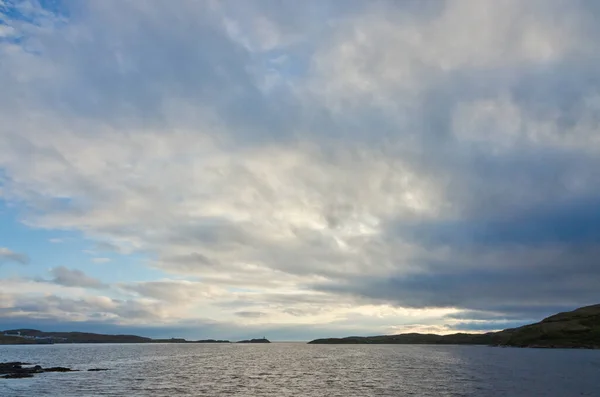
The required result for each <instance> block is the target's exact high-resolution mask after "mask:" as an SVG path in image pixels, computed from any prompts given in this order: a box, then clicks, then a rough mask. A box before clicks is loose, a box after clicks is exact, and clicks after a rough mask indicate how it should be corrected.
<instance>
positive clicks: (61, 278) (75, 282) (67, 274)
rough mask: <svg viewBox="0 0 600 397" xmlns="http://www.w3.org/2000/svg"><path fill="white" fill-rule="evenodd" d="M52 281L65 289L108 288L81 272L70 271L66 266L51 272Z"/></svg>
mask: <svg viewBox="0 0 600 397" xmlns="http://www.w3.org/2000/svg"><path fill="white" fill-rule="evenodd" d="M50 273H51V274H52V279H51V280H50V282H52V283H54V284H58V285H63V286H65V287H81V288H106V287H107V286H106V284H104V283H102V282H101V281H100V280H98V279H96V278H93V277H90V276H88V275H87V274H85V273H84V272H82V271H81V270H78V269H69V268H66V267H64V266H58V267H55V268H52V269H51V270H50Z"/></svg>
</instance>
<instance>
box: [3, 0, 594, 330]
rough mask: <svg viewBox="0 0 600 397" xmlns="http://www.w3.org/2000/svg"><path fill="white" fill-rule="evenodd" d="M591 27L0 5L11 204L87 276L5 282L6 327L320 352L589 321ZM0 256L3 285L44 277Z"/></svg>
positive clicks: (518, 12) (570, 21) (493, 18)
mask: <svg viewBox="0 0 600 397" xmlns="http://www.w3.org/2000/svg"><path fill="white" fill-rule="evenodd" d="M599 18H600V7H599V6H598V5H597V3H596V2H594V1H585V0H573V1H559V0H556V1H555V0H540V1H538V0H532V1H527V2H523V1H517V0H499V1H496V0H490V1H482V0H454V1H451V0H448V1H428V2H422V1H403V2H394V1H372V2H354V1H348V2H345V1H344V2H340V1H331V2H328V1H308V2H293V1H246V2H244V3H243V6H241V5H240V3H239V2H236V1H223V2H216V1H214V2H213V1H206V2H196V1H178V2H176V3H170V2H164V1H134V0H128V1H123V0H119V1H116V0H114V1H113V0H105V1H73V2H71V1H66V2H61V3H60V5H58V6H55V7H52V8H48V6H44V5H43V4H40V3H38V2H36V1H23V2H20V1H7V0H0V87H2V88H1V90H0V200H2V202H3V203H4V204H5V205H6V207H7V208H9V209H10V211H14V212H15V214H16V215H15V217H16V219H18V223H19V224H20V225H22V226H24V227H26V228H27V229H29V230H31V231H32V233H34V232H39V231H44V232H52V231H61V232H69V233H73V235H75V236H77V238H79V239H81V240H82V241H86V242H91V244H92V245H93V246H92V249H91V251H90V252H91V253H93V255H96V254H97V256H95V257H94V259H93V262H96V263H91V264H85V263H80V264H77V268H72V267H73V266H75V265H73V266H71V265H69V266H64V265H63V264H62V263H60V262H59V263H54V262H53V263H46V264H45V263H44V257H43V256H42V257H40V255H37V256H36V260H35V262H36V263H38V264H39V265H40V270H39V274H37V277H38V278H37V279H38V280H40V279H42V280H48V281H49V282H48V281H46V282H40V281H31V280H35V279H36V278H35V277H31V276H32V275H31V274H27V275H25V274H19V273H13V274H3V273H0V277H4V281H6V282H7V283H8V282H9V281H10V280H13V279H10V280H9V278H10V277H13V278H14V277H17V279H18V280H19V281H18V283H21V284H22V285H23V286H24V287H23V288H22V289H20V290H18V289H11V290H7V289H5V290H2V289H0V291H2V294H1V295H0V297H1V298H2V300H1V301H0V308H1V309H0V310H2V311H1V312H0V328H1V326H2V324H3V323H4V324H11V325H14V324H16V322H15V321H17V320H15V319H18V321H21V322H22V323H24V322H27V324H30V325H31V324H35V321H36V319H40V320H39V321H40V323H39V324H42V325H44V326H55V327H62V325H61V324H72V323H73V322H75V323H76V324H80V325H81V326H82V327H87V326H88V325H89V324H95V325H97V326H99V327H100V325H98V324H103V325H102V326H103V327H105V328H104V329H106V330H112V329H119V327H129V328H127V329H129V330H135V331H138V332H142V331H144V330H146V331H145V332H146V333H148V334H153V335H154V334H156V333H157V332H158V331H156V327H158V326H159V325H160V326H161V327H163V330H164V333H165V334H167V333H170V332H175V330H177V332H179V333H182V334H185V335H191V336H192V337H221V335H216V334H212V335H194V334H193V332H192V333H191V334H190V331H182V330H189V329H194V328H196V329H198V330H200V329H202V330H204V331H198V332H216V333H218V332H220V333H224V332H225V331H226V330H232V331H231V332H229V334H228V335H230V336H231V337H235V336H237V335H239V334H238V333H237V331H234V330H236V329H244V328H243V327H247V328H246V329H249V330H253V331H252V332H250V333H253V332H256V336H262V335H263V334H264V333H265V331H270V332H272V333H273V334H274V338H282V339H285V338H293V339H302V338H307V339H309V338H311V337H316V336H328V335H345V334H356V333H364V334H376V333H386V332H403V331H407V330H408V331H413V330H417V331H418V330H430V331H431V330H433V331H436V332H451V331H452V330H474V331H480V330H485V329H499V328H503V327H505V326H508V325H511V326H514V324H517V323H524V322H527V321H533V320H539V319H540V318H541V317H543V316H545V315H548V314H552V313H553V312H555V311H557V310H565V309H572V308H575V307H577V306H580V305H584V304H592V303H598V288H597V287H598V285H600V266H599V265H598V263H597V262H598V260H597V258H598V255H599V253H600V252H599V251H600V215H599V214H600V211H598V209H599V208H600V173H599V172H598V170H599V169H600V130H599V122H600V116H599V115H600V64H599V61H598V57H597V54H598V53H600V48H599V46H600V30H599V28H598V24H597V21H598V19H599ZM25 239H27V237H25ZM55 241H59V240H58V238H56V239H55ZM60 241H62V240H60ZM69 244H73V243H69ZM69 244H67V243H63V244H54V245H55V248H56V247H58V248H60V249H61V250H63V252H65V253H64V255H65V257H67V256H68V254H67V252H69V250H71V249H74V248H73V245H69ZM4 245H6V244H5V243H3V242H2V241H0V246H4ZM88 246H89V244H88ZM11 249H15V248H13V247H10V246H8V245H7V247H6V248H0V264H5V263H7V262H18V263H26V262H27V256H26V255H29V256H31V257H33V256H35V255H34V254H35V252H26V253H23V254H17V253H15V252H13V251H12V250H11ZM31 249H32V250H33V251H35V250H36V248H35V247H32V248H31ZM81 249H85V248H81ZM87 249H88V250H90V249H89V248H87ZM112 255H119V259H118V260H115V259H114V257H113V256H112ZM127 258H132V259H127ZM139 258H142V259H141V260H140V259H139ZM128 260H130V262H128ZM134 261H135V264H134ZM140 261H141V262H140ZM32 262H34V261H32ZM139 263H142V265H139ZM13 267H14V266H13ZM2 268H8V266H3V267H2ZM11 268H12V267H11ZM48 268H52V269H51V271H50V273H51V277H48V274H47V271H48V270H47V269H48ZM102 269H104V270H102ZM127 269H129V270H127ZM125 270H127V271H128V272H129V273H127V274H128V277H129V278H128V279H127V280H115V279H114V278H112V276H111V277H109V275H111V274H121V273H118V272H121V271H125ZM115 277H117V276H115ZM28 280H29V281H28ZM0 281H2V279H0ZM13 281H14V280H13ZM13 284H14V283H13ZM99 292H101V293H102V294H103V295H102V296H98V293H99ZM48 296H50V298H48V299H47V297H48ZM63 313H70V314H69V315H63ZM42 320H43V322H41V321H42ZM201 324H202V325H203V326H202V327H205V328H202V327H201V326H200V325H201ZM215 324H219V326H216V325H215ZM42 325H40V327H41V326H42ZM294 327H295V328H294ZM298 327H300V328H298ZM100 329H102V328H100ZM290 329H292V330H294V331H293V332H292V331H290ZM298 329H301V330H304V331H298ZM303 332H304V333H303ZM158 333H159V334H160V332H158ZM318 333H322V335H315V334H318ZM166 336H169V335H166ZM240 336H242V337H243V335H240ZM249 336H251V335H249Z"/></svg>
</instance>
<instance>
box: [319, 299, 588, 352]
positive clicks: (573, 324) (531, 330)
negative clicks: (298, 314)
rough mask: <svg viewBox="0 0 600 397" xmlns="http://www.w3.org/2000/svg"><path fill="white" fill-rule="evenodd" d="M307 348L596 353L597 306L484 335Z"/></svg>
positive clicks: (388, 338)
mask: <svg viewBox="0 0 600 397" xmlns="http://www.w3.org/2000/svg"><path fill="white" fill-rule="evenodd" d="M308 343H309V344H330V345H332V344H412V345H442V344H443V345H488V346H500V347H532V348H546V349H548V348H550V349H551V348H556V349H600V304H598V305H592V306H585V307H581V308H579V309H576V310H573V311H570V312H563V313H558V314H555V315H553V316H550V317H548V318H545V319H543V320H542V321H540V322H539V323H535V324H530V325H525V326H522V327H519V328H510V329H505V330H504V331H499V332H488V333H485V334H467V333H457V334H451V335H436V334H418V333H411V334H399V335H379V336H365V337H361V336H349V337H346V338H323V339H315V340H312V341H310V342H308Z"/></svg>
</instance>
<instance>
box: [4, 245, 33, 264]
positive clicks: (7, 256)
mask: <svg viewBox="0 0 600 397" xmlns="http://www.w3.org/2000/svg"><path fill="white" fill-rule="evenodd" d="M9 262H15V263H19V264H21V265H26V264H27V263H29V257H28V256H27V255H25V254H21V253H18V252H14V251H11V250H9V249H8V248H6V247H0V265H2V264H3V263H9Z"/></svg>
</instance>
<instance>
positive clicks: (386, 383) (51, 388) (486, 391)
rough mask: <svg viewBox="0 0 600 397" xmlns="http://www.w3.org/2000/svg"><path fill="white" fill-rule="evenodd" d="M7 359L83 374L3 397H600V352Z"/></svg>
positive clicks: (83, 353) (376, 349)
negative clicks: (61, 367)
mask: <svg viewBox="0 0 600 397" xmlns="http://www.w3.org/2000/svg"><path fill="white" fill-rule="evenodd" d="M5 361H26V362H30V363H32V364H39V365H42V366H44V367H50V366H65V367H70V368H73V369H79V370H81V371H80V372H67V373H43V374H38V375H36V376H35V377H33V378H28V379H0V396H2V397H25V396H57V397H67V396H76V397H83V396H152V397H162V396H165V397H167V396H168V397H176V396H253V397H254V396H278V397H279V396H308V397H316V396H328V397H335V396H340V397H342V396H343V397H348V396H361V397H364V396H436V397H437V396H511V397H519V396H524V397H532V396H546V397H552V396H556V397H569V396H600V350H567V349H565V350H563V349H519V348H499V347H487V346H442V345H309V344H305V343H271V344H55V345H21V346H0V362H5ZM89 368H108V369H109V371H106V372H87V369H89Z"/></svg>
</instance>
